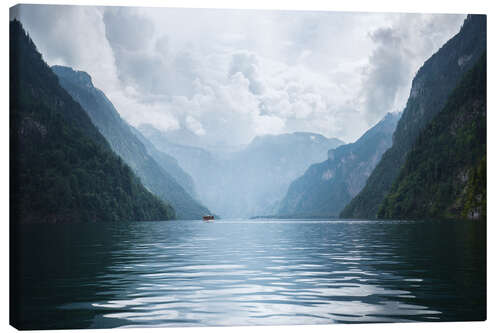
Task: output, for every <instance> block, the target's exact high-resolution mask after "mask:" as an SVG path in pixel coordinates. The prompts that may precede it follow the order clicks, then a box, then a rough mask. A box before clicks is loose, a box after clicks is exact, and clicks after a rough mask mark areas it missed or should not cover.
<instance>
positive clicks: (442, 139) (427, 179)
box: [378, 54, 486, 218]
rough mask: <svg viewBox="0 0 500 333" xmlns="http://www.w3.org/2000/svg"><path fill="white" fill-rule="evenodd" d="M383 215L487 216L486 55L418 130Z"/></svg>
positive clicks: (386, 199) (384, 206)
mask: <svg viewBox="0 0 500 333" xmlns="http://www.w3.org/2000/svg"><path fill="white" fill-rule="evenodd" d="M378 217H380V218H401V217H405V218H426V217H433V218H449V217H452V218H459V217H466V218H485V217H486V54H483V56H482V57H481V58H480V59H479V61H478V63H477V65H476V66H475V67H474V68H473V69H472V70H471V71H470V72H468V73H466V74H465V75H464V78H463V79H462V80H461V81H460V83H459V84H458V85H457V87H456V89H455V90H454V91H453V93H452V94H451V95H450V97H449V98H448V101H447V103H446V105H445V107H444V108H443V110H442V111H441V112H439V113H438V114H437V116H436V117H435V118H434V119H433V120H432V121H431V122H430V123H429V124H428V125H427V127H426V128H425V129H424V130H423V131H422V133H421V134H420V135H419V137H418V139H417V140H416V142H415V145H414V147H413V149H412V150H411V152H410V153H409V154H408V157H407V159H406V163H405V165H404V167H403V169H402V170H401V172H400V174H399V176H398V178H397V180H396V182H395V183H394V184H393V186H392V188H391V191H390V192H389V194H388V195H387V196H386V197H385V200H384V202H383V204H382V207H381V209H380V211H379V213H378Z"/></svg>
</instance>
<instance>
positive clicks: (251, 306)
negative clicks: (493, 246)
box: [19, 220, 486, 328]
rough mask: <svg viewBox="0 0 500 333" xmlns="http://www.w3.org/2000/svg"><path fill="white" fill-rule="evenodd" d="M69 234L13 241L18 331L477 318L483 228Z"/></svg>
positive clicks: (95, 229) (175, 227)
mask: <svg viewBox="0 0 500 333" xmlns="http://www.w3.org/2000/svg"><path fill="white" fill-rule="evenodd" d="M76 228H77V229H76V230H75V227H71V228H68V227H64V226H51V227H49V228H44V229H41V230H37V231H36V232H33V231H32V230H31V231H30V232H26V234H25V235H23V237H24V238H23V239H25V243H24V244H23V245H24V246H23V249H24V250H23V251H22V256H21V258H22V260H23V261H22V265H20V266H21V267H22V268H21V269H20V272H19V273H22V274H21V276H22V280H21V283H20V284H21V285H22V288H23V289H22V290H23V294H22V295H21V298H20V299H21V300H22V302H21V305H22V308H23V311H22V319H23V321H22V322H23V323H24V327H26V328H78V327H81V328H83V327H90V328H97V327H116V326H126V327H131V326H169V325H173V326H189V325H197V326H199V325H264V324H265V325H274V324H328V323H335V322H394V321H436V320H482V319H485V298H486V296H485V293H486V285H485V282H486V281H485V276H486V275H485V274H486V272H485V270H486V266H485V226H484V225H480V224H477V223H468V222H456V223H452V222H436V221H429V222H394V221H383V222H363V221H357V222H352V221H349V222H343V221H272V220H271V221H217V222H216V223H212V224H207V223H202V222H199V221H174V222H152V223H123V224H109V225H102V226H88V225H85V226H78V227H76ZM52 229H54V230H52ZM34 249H37V250H36V251H35V250H34ZM38 249H41V250H38Z"/></svg>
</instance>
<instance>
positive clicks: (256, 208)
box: [139, 126, 343, 217]
mask: <svg viewBox="0 0 500 333" xmlns="http://www.w3.org/2000/svg"><path fill="white" fill-rule="evenodd" d="M139 130H140V131H141V132H142V133H143V134H144V136H146V137H147V138H148V139H149V140H150V141H151V142H152V143H153V144H155V146H156V147H157V148H158V149H160V150H162V151H164V152H166V153H168V154H170V155H172V156H174V157H175V158H176V159H177V161H178V162H179V165H180V166H181V167H182V168H183V169H184V170H186V171H187V172H188V173H189V174H191V175H192V177H193V179H194V181H195V184H196V188H197V189H198V191H199V195H200V199H201V201H202V202H203V203H204V204H206V205H207V206H208V207H210V209H211V210H213V211H214V212H216V213H217V214H219V215H221V216H223V217H249V216H255V215H269V214H274V213H276V212H277V209H278V205H279V201H280V200H281V199H282V198H283V196H284V195H285V193H286V190H287V188H288V185H289V184H290V182H291V181H292V180H294V179H295V178H296V177H298V176H299V175H301V174H303V173H304V172H305V170H306V169H307V168H308V167H309V166H310V165H311V164H313V163H317V162H320V161H321V160H323V159H324V156H326V154H327V152H328V150H330V149H332V148H336V147H337V146H339V145H340V144H342V143H343V142H342V141H341V140H339V139H335V138H332V139H328V138H325V137H324V136H322V135H319V134H315V133H305V132H298V133H290V134H281V135H266V136H260V137H256V138H255V139H254V140H253V141H252V142H251V143H250V144H249V145H248V146H246V147H245V148H243V149H241V150H239V151H233V152H231V151H229V152H228V151H226V152H225V153H224V154H221V153H220V152H217V151H208V150H206V149H203V148H200V147H191V146H184V145H179V144H175V143H171V142H170V141H169V139H168V136H167V135H166V134H165V133H164V132H161V131H159V130H157V129H155V128H153V127H152V126H141V127H139Z"/></svg>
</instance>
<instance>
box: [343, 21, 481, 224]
mask: <svg viewBox="0 0 500 333" xmlns="http://www.w3.org/2000/svg"><path fill="white" fill-rule="evenodd" d="M485 49H486V16H485V15H468V16H467V18H466V19H465V21H464V24H463V26H462V28H461V29H460V32H459V33H458V34H457V35H455V36H454V37H453V38H451V39H450V40H449V41H448V42H446V43H445V44H444V45H443V46H442V47H441V48H440V49H439V51H438V52H436V53H435V54H434V55H433V56H431V57H430V58H429V59H428V60H427V61H426V62H425V63H424V65H423V66H422V67H421V68H420V69H419V71H418V72H417V74H416V76H415V78H414V79H413V82H412V88H411V92H410V96H409V98H408V102H407V104H406V107H405V109H404V111H403V114H402V116H401V120H400V121H399V123H398V126H397V128H396V131H395V132H394V137H393V145H392V147H391V148H390V149H389V150H387V152H386V153H385V154H384V156H383V157H382V159H381V160H380V162H379V164H378V165H377V166H376V167H375V169H374V170H373V172H372V174H371V175H370V177H369V178H368V180H367V181H366V186H365V187H364V188H363V190H362V191H361V192H360V193H359V194H358V195H357V196H356V197H355V198H354V199H353V200H352V201H351V202H350V203H349V204H348V205H347V206H346V207H345V208H344V210H343V211H342V212H341V214H340V216H341V217H347V218H349V217H350V218H375V217H376V215H377V212H378V210H379V209H380V206H381V204H382V202H383V200H384V198H385V197H386V195H387V194H388V193H389V191H390V189H391V186H392V184H393V183H394V181H395V180H396V177H397V176H398V175H399V173H400V170H401V168H402V167H403V165H404V163H405V160H406V157H407V154H408V152H409V151H410V150H411V148H412V146H413V144H414V143H415V140H416V139H417V137H418V136H419V135H420V132H421V131H422V130H423V129H424V128H425V127H426V126H427V124H428V123H429V122H430V121H431V120H432V119H433V118H434V116H435V115H436V114H437V113H438V112H439V111H441V110H442V108H443V107H444V105H445V103H446V101H447V99H448V96H449V95H450V93H451V92H452V90H453V89H454V88H455V87H456V85H457V83H458V82H459V80H460V79H461V77H462V76H463V74H464V73H466V72H467V71H468V70H470V69H471V68H472V66H473V65H474V64H475V63H476V62H477V60H478V59H479V57H480V56H481V55H482V54H483V52H484V51H485Z"/></svg>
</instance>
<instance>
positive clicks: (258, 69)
mask: <svg viewBox="0 0 500 333" xmlns="http://www.w3.org/2000/svg"><path fill="white" fill-rule="evenodd" d="M19 8H20V10H19V13H18V14H17V15H19V18H20V20H21V21H22V23H23V24H24V25H25V27H26V28H27V30H28V31H29V33H30V35H31V36H32V38H33V40H34V41H35V43H36V44H37V46H38V48H39V50H40V51H41V53H42V54H43V56H44V58H45V59H46V60H47V61H48V63H49V64H51V65H52V64H63V65H68V66H71V67H74V68H76V69H79V70H84V71H87V72H88V73H89V74H90V75H91V76H92V77H93V80H94V83H95V85H96V86H97V87H98V88H100V89H101V90H103V91H104V92H105V93H106V95H107V96H108V97H109V98H110V100H111V101H112V102H113V103H114V104H115V106H116V108H117V110H118V111H119V112H120V114H121V115H122V117H124V118H125V119H126V120H127V121H129V122H130V123H132V124H133V125H140V124H151V125H153V126H155V127H157V128H159V129H161V130H164V131H167V132H168V133H172V135H173V134H175V137H176V138H178V139H179V140H182V139H183V138H185V139H186V140H188V138H189V140H191V141H192V142H195V141H196V140H198V142H200V143H203V144H210V145H213V144H221V143H223V144H242V143H247V142H249V141H250V140H251V139H252V138H253V137H254V136H256V135H261V134H268V133H285V132H292V131H311V132H318V133H320V134H323V135H325V136H328V137H339V138H341V139H343V140H345V141H353V140H355V139H357V137H359V136H360V135H361V134H362V133H363V132H364V131H365V130H366V129H368V128H369V127H370V126H372V125H373V124H374V123H375V122H377V121H378V120H379V119H380V118H381V117H383V115H384V114H385V113H386V112H390V111H394V110H401V109H402V108H403V107H404V103H405V102H406V99H407V97H408V93H409V89H410V84H411V79H412V76H413V75H414V73H415V72H416V70H417V69H418V67H419V66H421V64H423V62H424V61H425V59H426V58H428V57H429V56H430V55H431V54H432V53H433V52H435V51H436V50H437V49H438V48H439V47H440V46H441V45H442V44H443V43H444V42H445V41H446V40H447V39H449V38H450V37H451V36H452V35H453V34H454V33H456V32H458V30H459V27H460V24H461V22H462V21H463V19H464V16H463V15H430V14H427V15H420V14H369V13H336V12H291V11H256V10H206V9H169V8H161V9H160V8H134V7H77V6H49V5H22V6H21V7H19ZM193 140H194V141H193Z"/></svg>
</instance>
